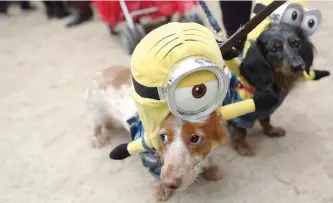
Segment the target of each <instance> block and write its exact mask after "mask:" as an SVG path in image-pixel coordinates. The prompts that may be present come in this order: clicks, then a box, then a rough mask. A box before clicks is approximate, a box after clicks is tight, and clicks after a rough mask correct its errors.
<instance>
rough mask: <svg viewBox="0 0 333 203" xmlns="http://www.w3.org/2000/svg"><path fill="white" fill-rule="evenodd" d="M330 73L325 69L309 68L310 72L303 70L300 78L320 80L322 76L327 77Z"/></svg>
mask: <svg viewBox="0 0 333 203" xmlns="http://www.w3.org/2000/svg"><path fill="white" fill-rule="evenodd" d="M329 75H330V72H329V71H326V70H311V71H310V74H307V73H306V72H305V71H304V73H303V77H301V79H300V80H302V81H304V80H320V79H321V78H323V77H327V76H329Z"/></svg>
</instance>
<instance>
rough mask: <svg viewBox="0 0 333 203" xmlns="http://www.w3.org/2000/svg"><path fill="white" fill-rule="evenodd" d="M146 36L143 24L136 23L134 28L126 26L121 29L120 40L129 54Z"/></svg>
mask: <svg viewBox="0 0 333 203" xmlns="http://www.w3.org/2000/svg"><path fill="white" fill-rule="evenodd" d="M144 36H145V31H144V29H143V27H142V26H141V25H139V24H135V25H134V29H133V30H132V29H130V28H129V27H128V26H125V27H124V28H123V29H122V30H121V31H120V41H121V44H122V46H123V49H124V51H125V52H126V53H127V54H132V53H133V51H134V49H135V47H136V45H137V44H138V43H139V42H140V41H141V39H142V38H143V37H144Z"/></svg>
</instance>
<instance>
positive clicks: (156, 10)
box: [94, 0, 204, 54]
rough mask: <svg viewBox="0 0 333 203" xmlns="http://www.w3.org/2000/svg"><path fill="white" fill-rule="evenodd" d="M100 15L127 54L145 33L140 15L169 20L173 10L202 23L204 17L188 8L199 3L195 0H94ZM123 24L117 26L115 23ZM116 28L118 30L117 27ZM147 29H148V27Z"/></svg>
mask: <svg viewBox="0 0 333 203" xmlns="http://www.w3.org/2000/svg"><path fill="white" fill-rule="evenodd" d="M94 3H95V5H96V6H97V8H98V10H99V13H100V16H101V19H102V21H104V22H105V23H106V24H107V25H108V26H109V29H110V32H111V34H112V35H116V34H119V35H120V40H121V44H122V48H123V49H124V50H125V52H126V53H127V54H132V53H133V51H134V49H135V47H136V45H137V44H138V43H139V42H140V41H141V39H142V38H143V37H144V36H145V35H146V34H147V31H146V30H145V29H144V27H143V26H142V24H141V19H142V18H144V17H148V18H149V19H150V20H152V21H154V20H157V19H159V18H162V17H165V18H166V21H167V22H170V21H171V18H172V17H173V15H174V14H176V13H178V14H179V15H181V19H180V21H181V22H196V23H199V24H201V25H204V21H203V19H202V18H201V17H200V15H199V14H198V13H196V12H191V9H192V8H193V7H196V6H198V5H199V4H198V2H197V1H139V0H136V1H125V0H119V1H97V0H96V1H94ZM120 24H123V26H122V27H121V28H120V29H118V26H119V25H120ZM116 30H119V33H118V32H117V31H116ZM148 32H149V31H148Z"/></svg>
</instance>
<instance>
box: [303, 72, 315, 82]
mask: <svg viewBox="0 0 333 203" xmlns="http://www.w3.org/2000/svg"><path fill="white" fill-rule="evenodd" d="M315 76H316V74H315V72H314V71H313V70H311V71H310V74H307V73H306V72H305V71H304V72H303V77H300V80H301V81H307V80H314V79H315Z"/></svg>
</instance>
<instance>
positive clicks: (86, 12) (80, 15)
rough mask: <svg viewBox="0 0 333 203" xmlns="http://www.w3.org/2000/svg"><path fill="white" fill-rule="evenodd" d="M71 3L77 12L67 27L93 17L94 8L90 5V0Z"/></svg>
mask: <svg viewBox="0 0 333 203" xmlns="http://www.w3.org/2000/svg"><path fill="white" fill-rule="evenodd" d="M70 5H71V6H72V7H73V9H74V10H75V11H76V12H75V13H74V18H73V20H72V21H71V22H69V23H68V24H67V25H66V26H67V27H73V26H76V25H79V24H81V23H83V22H86V21H88V20H91V19H92V17H93V10H92V8H91V7H90V1H72V2H70Z"/></svg>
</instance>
